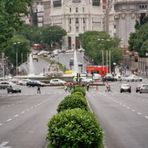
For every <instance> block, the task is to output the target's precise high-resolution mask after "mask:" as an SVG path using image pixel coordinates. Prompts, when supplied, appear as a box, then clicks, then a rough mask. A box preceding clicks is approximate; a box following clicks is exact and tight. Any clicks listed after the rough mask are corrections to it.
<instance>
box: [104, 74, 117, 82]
mask: <svg viewBox="0 0 148 148" xmlns="http://www.w3.org/2000/svg"><path fill="white" fill-rule="evenodd" d="M102 80H103V81H117V79H116V78H114V77H113V75H112V74H111V73H107V74H106V75H105V76H104V77H103V78H102Z"/></svg>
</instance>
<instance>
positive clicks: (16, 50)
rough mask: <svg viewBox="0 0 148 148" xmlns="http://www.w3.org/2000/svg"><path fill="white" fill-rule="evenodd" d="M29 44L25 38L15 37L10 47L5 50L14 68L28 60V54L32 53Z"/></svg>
mask: <svg viewBox="0 0 148 148" xmlns="http://www.w3.org/2000/svg"><path fill="white" fill-rule="evenodd" d="M29 44H30V43H29V41H28V40H27V39H26V38H24V36H20V35H16V36H13V37H12V38H11V39H10V40H9V41H8V46H7V47H6V48H5V56H6V57H9V61H10V62H11V63H12V64H13V65H14V66H19V65H20V64H21V63H23V62H24V61H26V60H27V54H28V53H29V52H30V47H29ZM16 56H17V57H16ZM16 58H17V59H16ZM16 60H17V61H16ZM16 62H17V63H16ZM16 64H18V65H16Z"/></svg>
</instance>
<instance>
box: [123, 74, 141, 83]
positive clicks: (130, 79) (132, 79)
mask: <svg viewBox="0 0 148 148" xmlns="http://www.w3.org/2000/svg"><path fill="white" fill-rule="evenodd" d="M125 80H126V81H127V82H138V81H139V82H142V80H143V79H142V78H141V77H139V76H136V75H130V76H128V77H127V78H126V79H125Z"/></svg>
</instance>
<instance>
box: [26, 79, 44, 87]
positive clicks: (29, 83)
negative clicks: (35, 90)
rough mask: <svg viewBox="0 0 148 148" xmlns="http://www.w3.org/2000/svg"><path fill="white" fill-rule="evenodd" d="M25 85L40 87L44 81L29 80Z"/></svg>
mask: <svg viewBox="0 0 148 148" xmlns="http://www.w3.org/2000/svg"><path fill="white" fill-rule="evenodd" d="M26 86H29V87H35V86H41V87H43V86H44V83H42V82H40V81H37V80H30V81H27V83H26Z"/></svg>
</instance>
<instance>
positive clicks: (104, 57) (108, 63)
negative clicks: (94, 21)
mask: <svg viewBox="0 0 148 148" xmlns="http://www.w3.org/2000/svg"><path fill="white" fill-rule="evenodd" d="M98 41H100V42H101V41H102V42H103V41H107V42H110V41H111V40H110V39H98ZM101 44H103V45H105V44H106V43H101ZM103 48H104V47H103ZM104 50H105V49H102V65H103V67H104V65H106V66H108V71H109V72H111V50H106V52H105V53H104ZM105 61H106V64H105Z"/></svg>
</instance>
